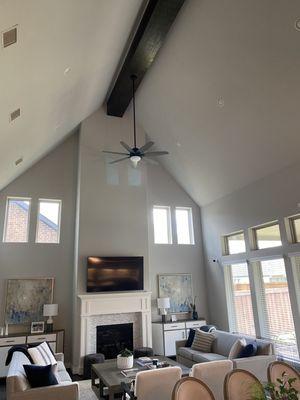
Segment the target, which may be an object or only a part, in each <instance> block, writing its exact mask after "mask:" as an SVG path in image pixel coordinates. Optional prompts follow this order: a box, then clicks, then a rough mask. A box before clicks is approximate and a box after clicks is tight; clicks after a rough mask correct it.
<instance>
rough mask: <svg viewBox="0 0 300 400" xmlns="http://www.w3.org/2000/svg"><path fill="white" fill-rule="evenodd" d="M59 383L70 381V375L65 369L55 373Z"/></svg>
mask: <svg viewBox="0 0 300 400" xmlns="http://www.w3.org/2000/svg"><path fill="white" fill-rule="evenodd" d="M55 376H56V378H57V380H58V382H59V383H63V382H72V379H71V378H70V375H69V374H68V372H67V370H66V369H63V370H60V371H58V372H57V373H56V374H55Z"/></svg>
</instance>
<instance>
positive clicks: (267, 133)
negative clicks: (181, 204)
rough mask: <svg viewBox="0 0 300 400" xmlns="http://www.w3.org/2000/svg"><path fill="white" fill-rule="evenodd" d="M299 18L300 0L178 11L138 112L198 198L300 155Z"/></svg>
mask: <svg viewBox="0 0 300 400" xmlns="http://www.w3.org/2000/svg"><path fill="white" fill-rule="evenodd" d="M299 17H300V2H299V0H289V1H286V0H275V1H274V0H251V1H249V0H224V1H223V0H187V2H186V4H185V6H184V9H183V10H182V12H181V13H180V15H179V16H178V19H177V20H176V23H175V25H174V26H173V29H172V31H171V32H170V35H169V37H168V40H167V42H166V43H165V44H164V47H163V49H162V51H161V52H160V54H159V57H158V59H156V60H155V64H154V66H153V67H152V69H151V71H150V72H149V73H148V74H147V76H146V78H145V80H144V81H143V84H142V86H141V87H140V89H139V92H138V96H137V114H138V118H139V122H140V123H141V124H142V125H143V127H144V129H145V130H146V132H147V133H148V135H149V136H150V137H151V138H152V139H154V140H155V142H156V145H157V147H159V148H160V149H162V150H163V149H168V150H169V151H170V153H171V155H170V156H167V157H165V158H164V159H163V160H164V165H165V167H166V168H167V169H168V170H169V171H170V172H171V173H172V174H173V175H174V176H175V178H176V179H177V181H178V182H179V183H180V184H181V185H182V186H183V187H184V188H185V190H186V191H187V192H188V193H189V194H190V195H191V196H192V197H193V198H194V199H195V200H196V201H197V202H198V204H200V205H204V204H207V203H210V202H212V201H214V200H215V199H217V198H220V197H222V196H224V195H226V194H229V193H231V192H233V191H235V190H237V189H239V188H241V187H243V186H246V185H247V184H249V183H251V182H253V181H255V180H258V179H259V178H262V177H264V176H266V175H268V174H271V173H272V172H274V171H276V170H279V169H282V168H284V167H285V166H287V165H289V164H291V163H293V162H295V161H296V160H299V158H300V155H299V149H300V132H299V129H300V111H299V106H300V32H297V31H296V30H295V29H294V23H295V20H296V19H297V18H299ZM220 98H221V99H222V100H223V101H224V106H223V107H222V100H221V107H220V106H219V104H218V103H219V99H220ZM177 143H179V144H180V145H181V146H180V147H178V145H177Z"/></svg>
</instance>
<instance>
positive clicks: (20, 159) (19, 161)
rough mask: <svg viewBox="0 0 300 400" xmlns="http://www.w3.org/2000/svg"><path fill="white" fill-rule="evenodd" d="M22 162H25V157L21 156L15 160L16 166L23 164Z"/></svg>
mask: <svg viewBox="0 0 300 400" xmlns="http://www.w3.org/2000/svg"><path fill="white" fill-rule="evenodd" d="M21 162H23V157H20V158H18V159H17V160H16V161H15V166H17V165H19V164H21Z"/></svg>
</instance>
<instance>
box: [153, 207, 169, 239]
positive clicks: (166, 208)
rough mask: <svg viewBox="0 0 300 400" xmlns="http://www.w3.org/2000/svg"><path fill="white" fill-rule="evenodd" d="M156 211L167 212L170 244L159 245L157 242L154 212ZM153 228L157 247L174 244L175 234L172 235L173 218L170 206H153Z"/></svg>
mask: <svg viewBox="0 0 300 400" xmlns="http://www.w3.org/2000/svg"><path fill="white" fill-rule="evenodd" d="M155 209H163V210H166V211H167V236H168V243H157V242H156V241H155V223H154V210H155ZM152 226H153V243H154V244H155V245H162V246H168V245H170V244H173V233H172V217H171V207H170V206H162V205H156V204H154V205H153V206H152Z"/></svg>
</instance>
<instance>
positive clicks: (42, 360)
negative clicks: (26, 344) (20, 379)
mask: <svg viewBox="0 0 300 400" xmlns="http://www.w3.org/2000/svg"><path fill="white" fill-rule="evenodd" d="M28 353H29V354H30V356H31V358H32V359H33V362H34V363H35V364H37V365H44V366H45V365H56V364H57V361H56V359H55V357H54V355H53V352H52V351H51V349H50V346H49V345H48V343H47V342H43V343H41V344H40V345H38V346H35V347H31V348H30V349H28Z"/></svg>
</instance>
